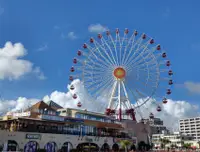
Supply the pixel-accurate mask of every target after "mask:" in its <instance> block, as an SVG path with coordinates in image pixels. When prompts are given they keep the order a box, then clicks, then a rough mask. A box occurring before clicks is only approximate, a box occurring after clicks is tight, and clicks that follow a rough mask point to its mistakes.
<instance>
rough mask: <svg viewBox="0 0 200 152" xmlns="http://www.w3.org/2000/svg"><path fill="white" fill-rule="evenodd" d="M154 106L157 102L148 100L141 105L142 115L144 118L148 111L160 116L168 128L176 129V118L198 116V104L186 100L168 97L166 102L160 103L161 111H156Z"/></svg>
mask: <svg viewBox="0 0 200 152" xmlns="http://www.w3.org/2000/svg"><path fill="white" fill-rule="evenodd" d="M156 108H157V104H156V103H155V102H153V101H150V102H147V103H146V104H145V106H143V107H141V108H140V110H141V113H142V116H144V117H145V118H147V117H148V116H149V114H150V112H152V113H154V116H155V117H157V118H161V119H162V120H163V121H164V124H165V125H166V126H167V127H168V128H169V129H175V130H178V120H179V119H181V118H187V117H195V116H199V108H198V106H196V105H192V104H191V103H189V102H187V101H173V100H171V99H168V103H167V104H163V105H161V108H162V111H161V112H157V111H156ZM137 118H140V116H139V115H137Z"/></svg>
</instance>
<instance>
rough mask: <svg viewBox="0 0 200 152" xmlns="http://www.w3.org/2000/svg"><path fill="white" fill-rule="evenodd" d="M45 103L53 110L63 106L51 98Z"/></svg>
mask: <svg viewBox="0 0 200 152" xmlns="http://www.w3.org/2000/svg"><path fill="white" fill-rule="evenodd" d="M46 104H47V105H49V107H51V108H53V109H54V110H57V109H61V108H63V107H61V106H60V105H58V104H57V103H55V102H53V101H52V100H50V101H48V102H47V103H46Z"/></svg>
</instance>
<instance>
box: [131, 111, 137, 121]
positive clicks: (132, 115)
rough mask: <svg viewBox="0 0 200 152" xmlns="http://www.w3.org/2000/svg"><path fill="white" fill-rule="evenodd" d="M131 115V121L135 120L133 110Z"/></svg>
mask: <svg viewBox="0 0 200 152" xmlns="http://www.w3.org/2000/svg"><path fill="white" fill-rule="evenodd" d="M131 117H132V120H133V121H136V118H135V112H132V113H131Z"/></svg>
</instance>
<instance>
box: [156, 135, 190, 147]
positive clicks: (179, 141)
mask: <svg viewBox="0 0 200 152" xmlns="http://www.w3.org/2000/svg"><path fill="white" fill-rule="evenodd" d="M161 138H162V139H168V140H169V141H170V143H169V144H167V145H166V147H170V146H171V145H174V146H177V147H182V146H183V143H192V142H193V137H192V136H189V135H184V134H181V133H180V132H174V133H173V134H166V133H163V134H153V135H152V143H153V144H154V146H155V147H161V141H160V139H161Z"/></svg>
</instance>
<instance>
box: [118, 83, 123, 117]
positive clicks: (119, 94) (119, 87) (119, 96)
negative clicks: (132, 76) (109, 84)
mask: <svg viewBox="0 0 200 152" xmlns="http://www.w3.org/2000/svg"><path fill="white" fill-rule="evenodd" d="M118 102H119V121H121V120H122V109H121V82H120V81H119V82H118Z"/></svg>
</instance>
